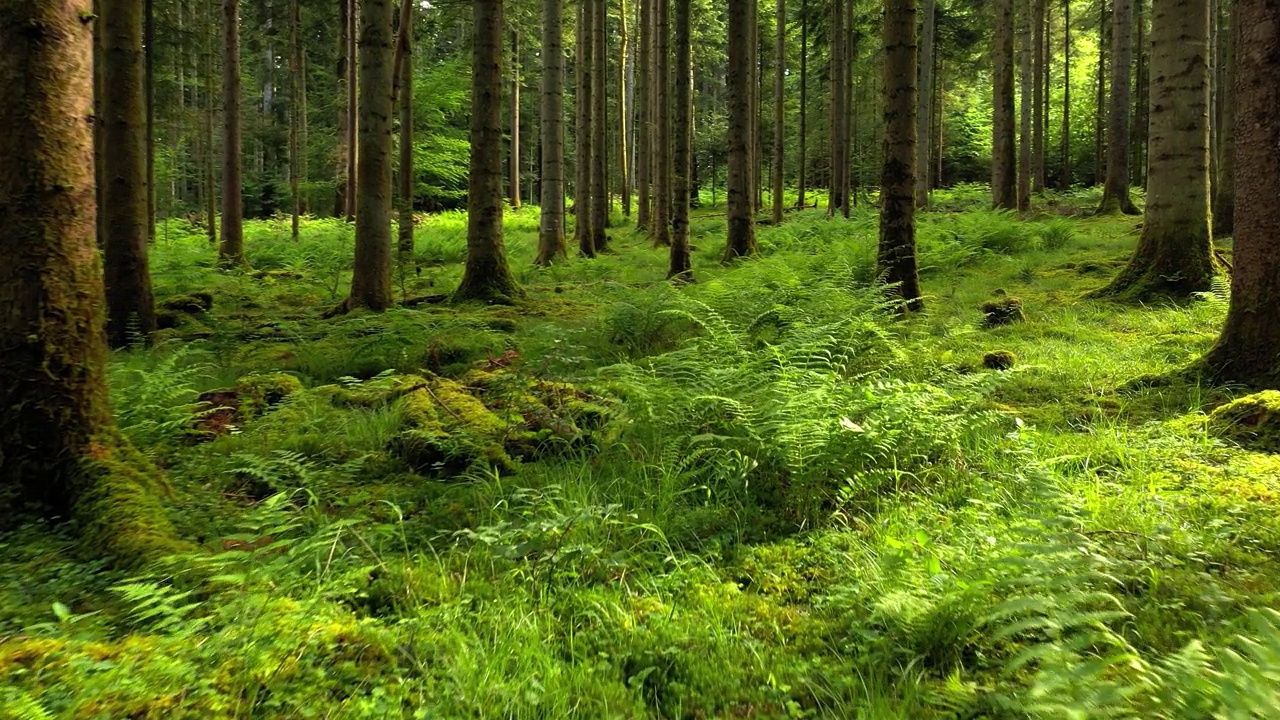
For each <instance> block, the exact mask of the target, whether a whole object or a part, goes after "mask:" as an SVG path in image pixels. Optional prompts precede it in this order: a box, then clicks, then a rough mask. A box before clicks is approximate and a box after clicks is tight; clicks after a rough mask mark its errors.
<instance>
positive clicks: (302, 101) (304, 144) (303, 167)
mask: <svg viewBox="0 0 1280 720" xmlns="http://www.w3.org/2000/svg"><path fill="white" fill-rule="evenodd" d="M299 62H300V63H301V67H302V69H301V71H300V73H299V74H300V75H301V77H299V78H298V96H299V97H298V105H299V106H300V107H301V108H302V115H301V117H300V118H299V122H298V143H299V144H300V145H301V150H300V152H301V154H300V155H299V156H298V172H299V174H300V175H301V176H302V182H304V183H305V182H307V178H308V177H309V176H310V163H308V162H307V150H308V148H310V147H311V144H310V136H309V135H308V134H307V114H308V108H310V107H311V106H310V105H308V104H307V49H306V48H305V47H303V48H302V49H301V51H300V55H299ZM302 212H304V213H310V212H311V207H310V204H309V203H308V202H307V198H306V197H305V196H304V197H303V198H302Z"/></svg>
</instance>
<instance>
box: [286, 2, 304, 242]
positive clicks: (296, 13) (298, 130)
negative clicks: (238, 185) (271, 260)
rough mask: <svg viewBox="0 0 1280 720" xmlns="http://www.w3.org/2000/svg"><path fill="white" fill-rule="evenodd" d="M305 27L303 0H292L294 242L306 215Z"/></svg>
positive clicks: (291, 196)
mask: <svg viewBox="0 0 1280 720" xmlns="http://www.w3.org/2000/svg"><path fill="white" fill-rule="evenodd" d="M301 24H302V9H301V5H300V0H289V80H290V83H289V208H290V215H291V216H292V217H291V220H292V222H291V230H292V235H293V239H294V240H297V239H298V233H299V217H300V216H301V215H302V193H301V192H299V189H300V188H299V183H300V182H301V179H302V178H301V175H302V157H301V156H302V153H301V147H300V145H299V143H300V141H301V137H300V136H301V134H302V116H303V115H304V114H305V113H306V112H307V110H306V106H304V105H303V104H302V44H301V43H300V42H299V41H298V32H299V28H298V26H299V25H301Z"/></svg>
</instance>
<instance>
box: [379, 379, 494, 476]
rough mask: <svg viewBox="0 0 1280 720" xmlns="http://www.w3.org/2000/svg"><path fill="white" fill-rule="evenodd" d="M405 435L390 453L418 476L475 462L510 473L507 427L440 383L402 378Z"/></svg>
mask: <svg viewBox="0 0 1280 720" xmlns="http://www.w3.org/2000/svg"><path fill="white" fill-rule="evenodd" d="M402 384H403V387H401V388H399V390H400V391H401V392H405V393H406V394H405V395H404V405H403V409H404V431H403V432H401V433H400V435H399V437H397V438H396V440H395V442H394V443H393V446H392V450H393V451H394V452H395V453H396V454H397V455H398V456H399V457H400V458H401V459H402V460H404V461H405V462H406V463H408V464H409V466H410V467H412V468H413V469H414V470H416V471H418V472H432V473H435V472H457V471H460V470H464V469H466V468H468V467H470V466H472V465H475V464H477V463H484V464H487V465H490V466H492V467H495V468H497V469H498V470H500V471H511V470H513V469H514V468H515V462H514V461H513V460H512V459H511V456H510V455H508V454H507V452H506V450H505V449H504V447H503V442H504V440H505V439H506V435H507V434H508V431H509V430H510V429H511V428H510V425H509V424H507V423H504V422H503V421H502V420H501V419H500V418H498V416H497V415H495V414H494V413H493V412H492V411H490V410H489V409H488V408H486V407H485V406H484V403H483V402H481V401H480V400H479V399H477V398H476V397H475V396H473V395H471V394H470V393H468V392H467V391H466V388H465V387H463V386H462V385H461V384H459V383H457V382H455V381H452V380H446V379H444V378H432V379H430V380H428V379H425V378H422V377H419V376H407V377H405V378H403V379H402Z"/></svg>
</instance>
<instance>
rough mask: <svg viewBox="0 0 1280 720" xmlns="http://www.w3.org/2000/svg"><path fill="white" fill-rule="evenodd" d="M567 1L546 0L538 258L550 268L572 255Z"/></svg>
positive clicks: (543, 39)
mask: <svg viewBox="0 0 1280 720" xmlns="http://www.w3.org/2000/svg"><path fill="white" fill-rule="evenodd" d="M563 2H564V0H542V187H541V191H542V197H541V202H540V204H541V206H542V208H541V210H542V214H541V216H540V217H539V227H538V255H537V257H536V258H535V260H534V264H536V265H540V266H547V265H550V264H552V263H554V262H558V261H562V260H564V259H565V258H566V256H567V255H568V250H567V248H566V247H565V235H564V5H563Z"/></svg>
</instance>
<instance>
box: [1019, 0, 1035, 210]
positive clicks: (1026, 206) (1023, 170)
mask: <svg viewBox="0 0 1280 720" xmlns="http://www.w3.org/2000/svg"><path fill="white" fill-rule="evenodd" d="M1020 7H1021V11H1020V12H1018V16H1019V17H1018V115H1019V117H1018V211H1019V212H1024V213H1025V212H1028V211H1030V210H1031V84H1032V83H1031V75H1032V72H1031V12H1030V10H1031V9H1030V7H1029V3H1026V2H1023V3H1021V5H1020Z"/></svg>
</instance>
